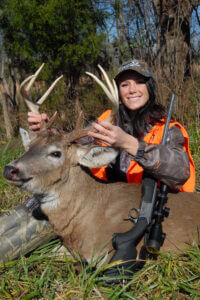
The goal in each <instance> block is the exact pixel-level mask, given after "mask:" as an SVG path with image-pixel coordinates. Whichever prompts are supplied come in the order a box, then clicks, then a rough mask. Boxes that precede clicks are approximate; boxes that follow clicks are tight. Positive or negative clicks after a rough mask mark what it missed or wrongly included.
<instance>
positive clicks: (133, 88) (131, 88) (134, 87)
mask: <svg viewBox="0 0 200 300" xmlns="http://www.w3.org/2000/svg"><path fill="white" fill-rule="evenodd" d="M136 90H137V85H136V82H134V81H133V82H131V84H130V85H129V93H135V92H136Z"/></svg>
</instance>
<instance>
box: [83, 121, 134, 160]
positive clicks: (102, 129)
mask: <svg viewBox="0 0 200 300" xmlns="http://www.w3.org/2000/svg"><path fill="white" fill-rule="evenodd" d="M92 127H93V128H94V129H95V130H96V131H95V132H94V131H92V130H91V131H89V132H88V135H89V136H92V137H94V138H97V139H99V140H102V141H103V142H105V143H106V144H107V145H108V146H112V147H115V148H120V149H123V150H125V151H127V152H128V153H129V154H131V155H136V153H137V150H138V146H139V143H138V140H137V139H136V138H134V137H133V136H131V135H129V134H128V133H126V132H125V131H124V130H122V129H121V128H120V127H118V126H115V125H112V124H111V123H109V122H106V121H99V122H98V123H92Z"/></svg>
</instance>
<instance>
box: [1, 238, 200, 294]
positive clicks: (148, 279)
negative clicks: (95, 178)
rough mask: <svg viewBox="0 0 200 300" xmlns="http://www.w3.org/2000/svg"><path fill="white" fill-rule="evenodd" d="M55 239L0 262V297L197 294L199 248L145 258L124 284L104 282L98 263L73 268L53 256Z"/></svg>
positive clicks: (68, 260)
mask: <svg viewBox="0 0 200 300" xmlns="http://www.w3.org/2000/svg"><path fill="white" fill-rule="evenodd" d="M58 244H59V241H53V242H51V243H49V244H48V245H46V246H44V247H41V248H40V249H37V250H35V251H34V252H33V253H32V254H31V255H30V256H29V257H26V258H24V257H23V258H21V259H18V260H15V261H12V262H8V263H6V264H4V265H0V274H1V276H0V299H23V300H25V299H109V300H110V299H199V298H200V248H198V247H191V248H189V250H188V251H187V252H185V253H184V254H182V255H179V256H177V255H174V254H172V253H169V254H161V255H160V256H159V258H158V260H157V261H152V260H148V261H147V262H146V264H145V266H144V267H143V269H142V270H140V271H138V272H136V273H135V274H134V275H133V277H132V280H131V281H130V282H128V283H124V284H123V283H121V284H118V285H107V284H106V283H105V281H104V279H103V276H102V270H103V268H100V269H99V270H98V271H96V272H94V271H93V269H92V267H93V265H89V266H86V267H83V269H82V271H81V272H79V273H78V272H76V261H75V260H74V259H73V258H68V257H67V256H66V255H64V256H61V257H56V256H54V255H52V253H51V250H52V249H53V247H55V246H57V245H58Z"/></svg>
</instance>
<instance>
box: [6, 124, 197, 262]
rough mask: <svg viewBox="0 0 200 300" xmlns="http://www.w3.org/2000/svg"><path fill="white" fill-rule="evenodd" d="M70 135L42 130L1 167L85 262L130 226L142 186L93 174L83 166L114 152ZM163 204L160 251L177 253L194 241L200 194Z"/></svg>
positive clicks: (107, 248) (109, 246)
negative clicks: (166, 213) (108, 180)
mask: <svg viewBox="0 0 200 300" xmlns="http://www.w3.org/2000/svg"><path fill="white" fill-rule="evenodd" d="M69 135H70V134H69ZM69 135H68V136H67V135H63V134H59V133H54V132H51V131H48V130H46V131H44V132H41V133H40V134H39V135H38V137H37V138H36V139H35V140H34V141H33V142H32V143H31V144H30V147H29V150H28V151H27V152H26V153H25V154H24V155H23V156H21V157H20V158H19V159H17V160H15V161H13V162H11V163H10V164H9V165H8V166H6V167H5V169H4V176H5V177H6V178H7V179H8V180H9V181H10V183H12V184H15V185H16V186H18V187H19V188H23V189H25V190H27V191H29V192H30V193H32V194H33V195H34V197H35V198H37V199H38V200H39V201H40V205H41V209H42V211H43V212H44V213H45V214H46V215H47V216H48V218H49V222H50V223H51V224H52V225H53V228H54V230H55V232H56V233H57V234H58V235H59V236H60V238H61V239H62V241H63V244H64V245H65V247H67V248H68V250H69V251H70V252H71V253H72V254H73V253H75V252H78V253H79V255H80V257H82V259H84V260H86V261H88V262H89V261H90V260H91V259H92V258H93V257H96V256H98V255H100V254H102V253H104V252H110V255H112V250H113V249H112V244H111V239H112V236H113V234H114V233H116V232H125V231H127V230H129V229H130V228H132V226H133V223H132V222H130V221H128V220H125V219H127V217H128V215H129V211H130V210H131V209H132V208H139V206H140V199H141V185H138V184H128V183H104V182H99V181H98V180H96V179H95V178H93V176H92V175H91V174H90V170H89V168H87V165H88V166H89V167H90V168H91V167H99V165H101V166H103V165H106V164H108V163H109V162H111V161H112V160H113V159H114V158H115V157H116V155H117V151H116V150H114V149H112V148H109V147H108V148H107V147H100V146H96V145H87V146H82V145H81V144H77V143H71V142H69ZM95 149H96V150H95ZM60 154H61V155H60ZM59 155H60V157H59ZM167 207H169V208H170V215H169V217H168V218H166V219H165V221H164V232H166V234H167V238H166V240H165V242H164V245H163V247H162V250H164V251H168V250H176V251H181V250H183V249H184V248H185V247H187V246H188V244H191V243H193V242H196V243H199V231H198V230H199V226H200V194H198V193H183V192H180V193H178V194H169V200H168V203H167Z"/></svg>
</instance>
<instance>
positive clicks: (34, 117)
mask: <svg viewBox="0 0 200 300" xmlns="http://www.w3.org/2000/svg"><path fill="white" fill-rule="evenodd" d="M42 120H44V121H45V122H48V120H49V117H48V116H47V114H45V113H43V114H41V115H40V114H36V113H33V112H28V124H29V129H30V130H32V131H38V130H40V125H41V121H42Z"/></svg>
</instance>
